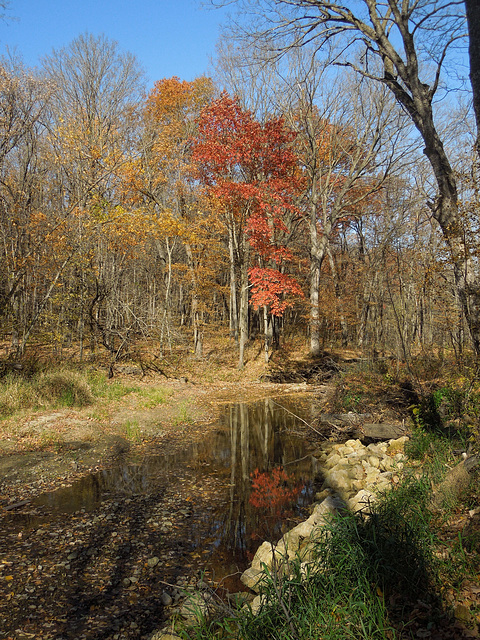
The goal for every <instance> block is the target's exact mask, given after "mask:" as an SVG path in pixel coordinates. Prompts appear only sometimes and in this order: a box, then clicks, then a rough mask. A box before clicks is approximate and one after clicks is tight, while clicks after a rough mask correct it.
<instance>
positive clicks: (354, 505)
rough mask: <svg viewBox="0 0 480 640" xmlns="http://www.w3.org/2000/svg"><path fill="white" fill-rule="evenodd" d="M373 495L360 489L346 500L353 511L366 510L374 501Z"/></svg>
mask: <svg viewBox="0 0 480 640" xmlns="http://www.w3.org/2000/svg"><path fill="white" fill-rule="evenodd" d="M374 500H375V496H374V495H373V493H372V492H371V491H367V490H366V489H361V490H360V491H359V492H358V493H357V494H356V495H354V496H353V498H350V500H349V501H348V507H349V509H351V510H352V511H353V512H354V513H356V512H357V511H360V510H364V511H368V507H369V505H370V503H371V502H374Z"/></svg>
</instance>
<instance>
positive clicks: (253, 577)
mask: <svg viewBox="0 0 480 640" xmlns="http://www.w3.org/2000/svg"><path fill="white" fill-rule="evenodd" d="M264 578H265V572H264V571H263V569H253V568H252V567H249V568H248V569H245V571H244V572H243V573H242V575H241V576H240V580H241V581H242V582H243V584H244V585H245V586H246V587H248V588H249V589H251V590H252V591H255V592H256V593H258V592H259V591H260V587H261V583H262V581H263V579H264Z"/></svg>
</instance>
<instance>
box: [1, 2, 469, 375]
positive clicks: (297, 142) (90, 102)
mask: <svg viewBox="0 0 480 640" xmlns="http://www.w3.org/2000/svg"><path fill="white" fill-rule="evenodd" d="M355 6H356V10H357V9H358V11H357V12H355V11H354V9H347V8H344V7H342V6H340V5H337V4H336V3H323V2H320V1H319V0H315V1H308V2H307V1H305V2H304V1H302V0H299V1H298V2H291V3H286V2H281V1H279V2H264V3H263V4H261V6H260V9H259V14H260V17H261V19H260V21H259V22H257V23H256V26H255V29H254V28H253V25H252V24H251V23H249V22H248V9H249V3H248V2H247V3H244V5H242V7H243V8H244V10H245V16H247V17H246V18H245V22H244V29H245V31H244V32H241V31H240V30H239V27H238V25H237V27H236V31H235V29H234V30H233V31H230V33H229V34H228V36H225V40H224V42H223V45H224V46H221V47H219V58H218V60H217V69H216V74H215V75H216V77H214V78H212V79H210V78H207V77H200V78H197V79H196V80H194V81H191V82H187V81H185V80H182V79H179V78H177V77H172V78H164V79H160V80H158V81H157V82H156V83H155V84H154V85H153V88H151V89H150V91H149V92H147V93H145V84H144V80H143V76H142V71H141V68H140V65H139V63H138V61H137V60H136V59H135V58H134V56H132V55H131V54H128V53H125V52H123V51H122V50H121V49H120V47H119V45H117V44H116V43H115V42H112V41H109V40H108V39H107V38H105V37H104V36H99V37H95V36H92V35H89V34H84V35H81V36H79V37H78V38H77V39H75V40H74V41H73V42H72V43H71V44H70V45H68V46H67V47H65V48H64V49H61V50H59V51H53V52H52V53H51V54H50V55H48V56H47V57H45V59H44V61H43V65H42V68H40V69H37V70H30V69H26V68H25V67H24V66H23V64H22V63H21V61H20V60H18V59H15V58H11V57H10V58H7V57H4V58H2V60H1V65H0V66H1V69H0V92H1V96H0V97H1V100H0V109H1V113H0V120H1V129H0V166H1V169H0V180H1V182H0V195H1V210H0V224H1V240H2V242H1V260H2V265H3V269H2V272H1V276H0V277H1V288H0V300H1V303H0V310H1V313H2V339H3V340H4V344H5V345H6V347H5V348H6V356H8V357H11V358H19V357H21V356H22V354H25V353H26V352H27V351H28V349H30V348H31V349H33V350H35V349H36V348H45V347H47V349H49V350H51V351H52V352H53V353H56V354H61V353H62V350H64V349H68V350H69V353H70V354H73V355H74V357H78V358H79V359H80V360H83V359H84V358H86V357H90V356H91V355H93V356H95V354H103V356H102V357H105V356H107V359H108V363H109V367H110V371H111V373H113V371H114V367H115V364H116V363H118V362H120V361H121V360H122V359H134V360H135V359H139V360H142V361H148V362H149V363H151V364H153V363H156V366H159V363H161V360H162V358H164V357H166V356H167V355H168V354H171V353H174V352H176V351H178V350H180V351H184V350H189V351H193V353H194V355H195V357H196V358H203V357H204V356H205V341H206V340H207V341H208V340H209V339H211V338H212V337H215V339H216V340H220V342H219V343H218V345H220V343H221V341H223V344H224V345H226V344H229V343H231V344H235V345H236V346H237V348H238V365H239V367H240V368H242V367H243V366H244V364H245V359H246V356H245V349H246V345H247V344H249V343H250V344H251V343H253V342H254V341H256V340H258V341H259V342H260V344H261V345H262V349H263V351H264V354H265V360H266V361H267V362H268V360H269V358H270V357H271V353H272V349H275V348H278V347H279V346H282V345H286V346H288V344H296V345H297V346H298V345H304V348H305V350H308V351H309V352H310V353H311V355H313V356H315V355H318V354H320V353H321V352H322V350H324V349H326V348H331V347H332V346H335V345H341V346H343V347H351V348H354V349H360V350H363V352H364V353H365V354H366V355H369V356H370V355H374V356H377V355H379V354H380V355H383V356H393V357H396V358H398V359H401V360H407V361H408V360H409V358H411V357H412V355H413V354H418V353H422V352H429V353H432V352H433V353H434V354H436V355H438V356H439V357H440V358H442V357H443V354H444V353H445V352H446V351H448V352H451V353H453V354H454V355H455V357H457V358H462V357H463V355H464V354H465V353H468V352H470V351H473V353H474V354H475V355H478V351H479V349H480V333H479V332H480V320H479V309H480V299H479V293H478V291H479V286H478V273H477V272H478V266H477V263H478V248H477V246H478V243H477V240H476V233H477V229H478V221H477V219H478V187H477V184H478V180H477V171H478V163H477V162H476V161H475V152H474V143H475V140H476V137H477V133H476V128H475V116H474V112H473V110H472V109H471V108H470V107H469V106H468V105H464V103H463V102H462V101H461V100H459V99H458V96H457V95H456V94H455V93H454V92H452V91H451V89H454V88H455V87H449V84H448V81H449V76H448V73H449V70H450V69H451V66H449V65H451V64H453V58H452V57H451V54H453V53H454V52H456V51H457V49H456V47H457V46H462V47H463V51H464V52H465V53H466V52H467V45H468V39H467V37H466V34H467V24H466V21H465V16H464V15H463V13H464V11H463V5H462V4H461V3H460V4H459V3H454V2H442V3H433V2H431V3H429V2H426V3H422V5H421V6H420V5H417V4H415V5H410V4H409V3H403V5H402V6H401V7H400V6H399V5H398V3H396V2H393V1H392V2H389V3H387V4H386V5H385V6H384V5H379V4H378V3H375V2H373V1H370V0H365V1H364V2H359V3H356V5H355ZM250 8H251V7H250ZM269 8H270V9H272V10H273V8H274V9H275V12H276V13H275V14H269ZM262 12H263V13H262ZM262 20H264V22H263V23H262ZM352 33H355V34H356V37H355V38H354V39H353V40H352V39H351V34H352ZM306 34H309V35H308V36H307V35H306ZM393 34H395V35H393ZM260 35H261V36H262V37H261V38H260ZM344 37H347V38H349V40H348V42H347V41H344V40H343V38H344ZM246 42H248V49H245V48H243V49H242V51H243V54H242V55H243V60H244V62H245V64H244V65H243V66H242V65H237V64H236V63H235V60H238V58H237V57H236V56H238V53H237V52H236V49H235V47H236V46H240V44H239V43H243V44H242V46H244V45H245V43H246ZM473 42H474V39H473ZM470 51H475V48H474V45H473V44H472V43H471V44H470ZM473 58H474V55H473ZM427 63H428V64H427ZM475 73H476V71H475V68H473V67H472V70H471V76H472V82H473V80H474V77H475ZM260 77H261V78H262V81H261V82H259V78H260ZM469 97H470V96H469ZM475 105H476V103H475V104H474V106H475Z"/></svg>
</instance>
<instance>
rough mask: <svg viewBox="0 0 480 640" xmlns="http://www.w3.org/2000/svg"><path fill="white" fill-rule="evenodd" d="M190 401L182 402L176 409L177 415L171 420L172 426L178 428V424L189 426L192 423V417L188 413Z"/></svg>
mask: <svg viewBox="0 0 480 640" xmlns="http://www.w3.org/2000/svg"><path fill="white" fill-rule="evenodd" d="M190 404H191V401H190V400H188V399H187V400H182V402H181V403H180V405H179V407H178V413H177V415H176V416H175V417H174V419H173V424H174V425H175V426H178V425H180V424H191V423H192V422H194V417H193V416H192V414H191V412H190Z"/></svg>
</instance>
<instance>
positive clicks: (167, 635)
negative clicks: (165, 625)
mask: <svg viewBox="0 0 480 640" xmlns="http://www.w3.org/2000/svg"><path fill="white" fill-rule="evenodd" d="M149 640H181V637H180V636H178V635H177V634H176V633H175V632H174V631H167V630H165V629H160V631H155V632H154V633H153V634H152V635H151V636H150V638H149Z"/></svg>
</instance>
